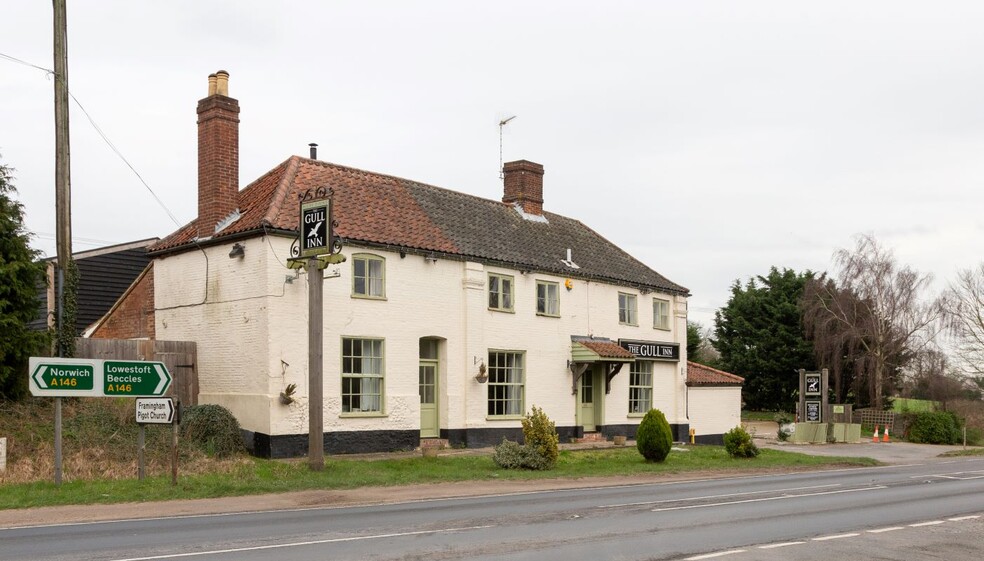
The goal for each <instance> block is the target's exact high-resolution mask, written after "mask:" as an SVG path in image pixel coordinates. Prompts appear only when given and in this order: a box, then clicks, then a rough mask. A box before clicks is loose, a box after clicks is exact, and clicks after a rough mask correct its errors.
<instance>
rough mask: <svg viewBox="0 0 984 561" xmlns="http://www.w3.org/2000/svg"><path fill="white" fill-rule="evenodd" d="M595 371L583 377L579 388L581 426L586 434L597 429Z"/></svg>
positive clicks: (588, 372)
mask: <svg viewBox="0 0 984 561" xmlns="http://www.w3.org/2000/svg"><path fill="white" fill-rule="evenodd" d="M594 378H595V375H594V369H593V368H591V369H589V370H588V371H587V372H585V373H584V374H582V375H581V383H580V387H579V388H578V390H579V391H578V394H579V396H578V402H579V410H578V413H579V414H580V420H581V426H582V427H583V428H584V432H593V431H594V430H596V429H597V425H596V424H595V398H596V397H597V396H596V395H595V394H596V393H597V392H596V391H595V389H596V388H595V383H594V381H595V380H594Z"/></svg>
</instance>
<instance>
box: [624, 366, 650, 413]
mask: <svg viewBox="0 0 984 561" xmlns="http://www.w3.org/2000/svg"><path fill="white" fill-rule="evenodd" d="M652 406H653V363H652V361H651V360H637V361H635V362H633V363H632V369H631V370H630V371H629V413H646V412H647V411H649V410H650V409H652Z"/></svg>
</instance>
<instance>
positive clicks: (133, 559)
mask: <svg viewBox="0 0 984 561" xmlns="http://www.w3.org/2000/svg"><path fill="white" fill-rule="evenodd" d="M492 527H493V526H467V527H464V528H443V529H441V530H420V531H419V532H399V533H394V534H376V535H373V536H354V537H351V538H329V539H324V540H312V541H306V542H294V543H279V544H272V545H257V546H252V547H236V548H232V549H213V550H211V551H195V552H190V553H171V554H168V555H151V556H149V557H129V558H127V559H115V560H114V561H150V560H152V559H178V558H180V557H199V556H201V555H219V554H223V553H240V552H243V551H263V550H264V549H283V548H285V547H302V546H306V545H322V544H326V543H341V542H356V541H364V540H378V539H382V538H401V537H405V536H423V535H427V534H444V533H450V532H464V531H467V530H482V529H485V528H492Z"/></svg>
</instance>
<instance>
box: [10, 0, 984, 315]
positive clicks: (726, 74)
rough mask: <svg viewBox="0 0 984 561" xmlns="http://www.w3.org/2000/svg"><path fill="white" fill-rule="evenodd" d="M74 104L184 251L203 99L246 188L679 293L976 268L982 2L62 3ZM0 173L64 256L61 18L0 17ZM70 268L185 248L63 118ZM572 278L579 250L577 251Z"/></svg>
mask: <svg viewBox="0 0 984 561" xmlns="http://www.w3.org/2000/svg"><path fill="white" fill-rule="evenodd" d="M68 3H69V9H68V48H69V87H70V90H71V92H72V94H73V95H74V96H75V98H77V99H78V101H79V102H80V103H81V105H82V107H84V108H85V111H86V112H88V114H89V116H91V118H92V120H93V121H94V122H95V124H96V125H97V126H98V128H99V129H101V130H102V131H103V132H104V133H105V134H106V135H107V136H108V137H109V139H110V140H111V141H112V142H113V144H114V145H115V146H116V148H117V149H118V150H119V152H120V153H121V154H122V155H123V156H124V157H125V158H126V159H127V161H129V163H130V164H131V165H132V166H133V167H134V168H135V169H136V170H137V172H139V174H140V175H141V176H142V177H143V179H144V180H145V181H146V182H147V184H148V185H149V186H150V188H151V189H152V190H153V191H154V193H156V195H157V196H158V197H159V198H160V199H161V201H163V204H164V205H165V206H166V207H167V208H168V209H170V211H171V212H172V213H173V214H174V215H175V216H176V217H177V219H178V221H179V222H181V223H185V222H187V221H190V220H192V219H194V218H195V214H196V212H197V206H196V205H197V195H196V189H197V179H196V177H197V176H196V174H197V152H196V142H197V136H196V135H197V132H196V131H197V129H196V123H195V121H196V114H195V108H196V104H197V101H198V100H199V99H200V98H202V97H205V95H206V93H207V76H208V74H210V73H212V72H215V71H216V70H219V69H225V70H227V71H229V73H230V86H229V88H230V95H231V96H232V97H235V98H237V99H238V100H239V101H240V106H241V108H242V113H241V114H240V118H241V125H240V184H241V185H242V186H245V185H247V184H248V183H250V182H251V181H253V180H254V179H256V178H257V177H259V176H260V175H261V174H263V173H264V172H266V171H268V170H269V169H271V168H273V167H274V166H276V165H277V164H278V163H280V162H281V161H283V160H285V159H287V158H288V157H289V156H291V155H294V154H297V155H307V151H308V148H307V144H308V143H309V142H317V143H318V144H319V145H320V148H319V158H320V159H323V160H327V161H330V162H334V163H337V164H341V165H347V166H353V167H358V168H363V169H367V170H372V171H376V172H380V173H386V174H391V175H396V176H399V177H404V178H408V179H413V180H417V181H421V182H425V183H429V184H432V185H437V186H440V187H446V188H449V189H454V190H457V191H462V192H465V193H470V194H473V195H477V196H481V197H485V198H489V199H496V200H497V199H500V198H501V195H502V189H501V183H500V180H499V126H498V123H499V121H500V120H502V119H504V118H506V117H510V116H513V115H516V116H517V117H516V119H514V120H513V121H511V122H510V123H509V124H508V125H506V126H505V127H504V128H503V145H502V153H503V157H504V159H505V161H510V160H516V159H528V160H532V161H535V162H538V163H541V164H543V165H544V167H545V169H546V175H545V177H544V208H545V209H546V210H548V211H551V212H556V213H559V214H563V215H566V216H570V217H573V218H577V219H579V220H581V221H582V222H584V223H585V224H587V225H588V226H590V227H591V228H593V229H594V230H596V231H597V232H599V233H600V234H602V235H603V236H605V237H607V238H608V239H609V240H611V241H613V242H615V243H616V244H618V245H619V246H621V247H622V248H624V249H625V250H627V251H628V252H630V253H632V254H633V255H634V256H636V257H637V258H639V259H640V260H641V261H643V262H644V263H646V264H647V265H649V266H650V267H652V268H653V269H655V270H656V271H659V272H660V273H662V274H663V275H665V276H667V277H668V278H670V279H671V280H673V281H674V282H676V283H679V284H682V285H684V286H686V287H688V288H689V289H690V290H691V292H692V297H691V299H690V306H691V308H690V310H691V313H690V317H691V319H695V320H698V321H701V322H703V323H704V324H706V325H710V324H711V320H712V317H713V311H714V310H716V309H717V308H719V307H721V306H722V305H724V304H725V303H726V302H727V299H728V296H729V287H730V285H731V284H732V283H733V282H734V281H735V280H736V279H740V280H741V281H742V282H744V281H745V280H747V279H748V278H749V277H751V276H755V275H760V274H766V273H767V272H768V270H769V267H770V266H773V265H774V266H777V267H780V268H782V267H788V268H792V269H795V270H797V271H803V270H806V269H811V270H816V271H822V270H828V269H829V268H830V267H831V255H832V253H833V252H834V251H835V250H836V249H838V248H842V247H852V246H853V243H854V242H853V239H854V236H855V235H856V234H858V233H862V232H864V233H872V234H874V235H875V237H876V238H878V239H879V240H880V241H881V242H882V243H883V244H884V245H886V246H888V247H890V248H892V249H893V250H894V251H895V253H896V255H897V257H898V258H899V260H900V261H902V262H903V263H906V264H909V265H911V266H913V267H915V268H916V269H918V270H920V271H923V272H928V273H932V274H934V276H935V277H936V278H937V280H938V282H937V286H942V285H943V284H945V283H946V282H947V281H948V280H949V279H951V278H953V277H954V274H955V272H956V271H957V269H960V268H968V267H971V266H974V265H976V264H977V263H978V262H980V261H981V259H982V256H984V252H982V246H984V235H982V234H984V218H982V210H984V190H982V189H981V184H982V178H984V32H982V29H984V2H980V1H966V2H955V1H954V2H925V1H923V2H905V1H897V0H893V1H884V2H873V1H865V2H857V1H851V2H833V1H825V2H794V1H789V0H784V1H777V2H751V1H744V2H737V1H722V2H699V1H687V2H641V1H640V2H598V1H593V2H572V1H565V2H559V1H557V2H511V1H503V0H499V1H497V2H484V3H479V2H460V1H456V2H452V1H448V2H427V1H415V2H406V1H398V2H396V1H394V2H370V1H358V2H341V1H331V2H324V1H310V2H301V1H295V2H269V1H245V0H236V1H232V0H229V1H217V0H170V1H168V2H160V1H157V2H152V1H149V0H148V1H141V0H121V1H108V0H106V1H104V0H86V1H80V0H68ZM3 12H4V14H3V17H2V18H0V162H2V163H4V164H6V165H8V166H11V167H13V168H15V185H16V186H17V188H18V190H19V197H20V199H21V201H22V202H23V203H24V205H25V209H26V213H27V226H28V228H29V229H30V230H32V231H33V232H34V233H35V234H36V236H37V237H36V238H35V246H36V247H37V248H39V249H41V250H42V251H44V252H45V253H46V254H47V255H54V253H55V241H54V233H55V218H54V186H53V183H54V124H53V120H54V119H53V115H54V110H53V101H52V100H53V85H52V81H51V79H50V77H49V76H48V75H47V74H46V73H45V72H43V71H41V70H38V69H35V68H31V67H29V66H25V65H23V64H20V63H17V62H13V61H11V60H9V59H7V58H3V57H4V56H6V57H14V58H16V59H19V60H22V61H25V62H27V63H30V64H33V65H37V66H39V67H43V68H51V67H52V66H53V63H52V31H51V30H52V7H51V3H50V2H44V1H39V0H4V9H3ZM71 150H72V152H71V154H72V171H71V173H72V181H71V185H72V204H73V211H72V221H73V222H72V227H73V238H74V248H75V250H76V251H81V250H86V249H93V248H96V247H100V246H104V245H109V244H112V243H120V242H126V241H132V240H137V239H143V238H149V237H155V236H165V235H167V234H168V233H170V232H171V231H173V230H175V229H176V228H177V226H176V225H175V224H174V222H173V221H172V220H171V219H170V218H169V216H168V214H167V212H166V211H165V210H164V209H163V208H162V207H161V206H160V205H159V204H158V203H157V201H155V199H154V197H153V195H152V194H151V193H150V192H149V191H148V189H147V188H146V187H144V185H143V184H142V183H141V182H140V180H139V179H138V178H137V176H136V175H135V174H134V173H133V171H131V170H130V168H129V167H127V165H126V163H125V162H124V161H123V160H121V158H120V157H119V156H117V155H116V154H115V153H114V151H113V150H112V149H111V148H110V147H109V146H107V144H106V143H105V142H104V141H103V140H102V138H101V137H100V136H99V134H98V132H97V130H96V128H95V127H94V126H93V125H92V124H91V123H90V121H89V120H88V119H87V117H86V115H85V114H84V113H83V111H82V110H80V108H79V106H78V105H75V104H74V103H73V104H72V107H71ZM574 259H575V260H576V259H577V248H574Z"/></svg>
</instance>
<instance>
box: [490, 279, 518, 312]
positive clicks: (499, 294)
mask: <svg viewBox="0 0 984 561" xmlns="http://www.w3.org/2000/svg"><path fill="white" fill-rule="evenodd" d="M492 279H496V280H497V281H498V282H497V284H498V285H499V289H498V290H496V291H495V292H494V294H495V295H496V304H497V305H495V306H493V305H492V295H493V292H492ZM503 281H508V282H509V291H508V292H506V291H503V290H502V282H503ZM486 294H487V295H488V299H489V302H488V304H489V309H490V310H492V311H496V312H515V307H516V277H514V276H512V275H506V274H503V273H489V276H488V290H487V292H486ZM503 296H505V299H507V300H508V306H503V305H502V300H503V299H504V298H503Z"/></svg>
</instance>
